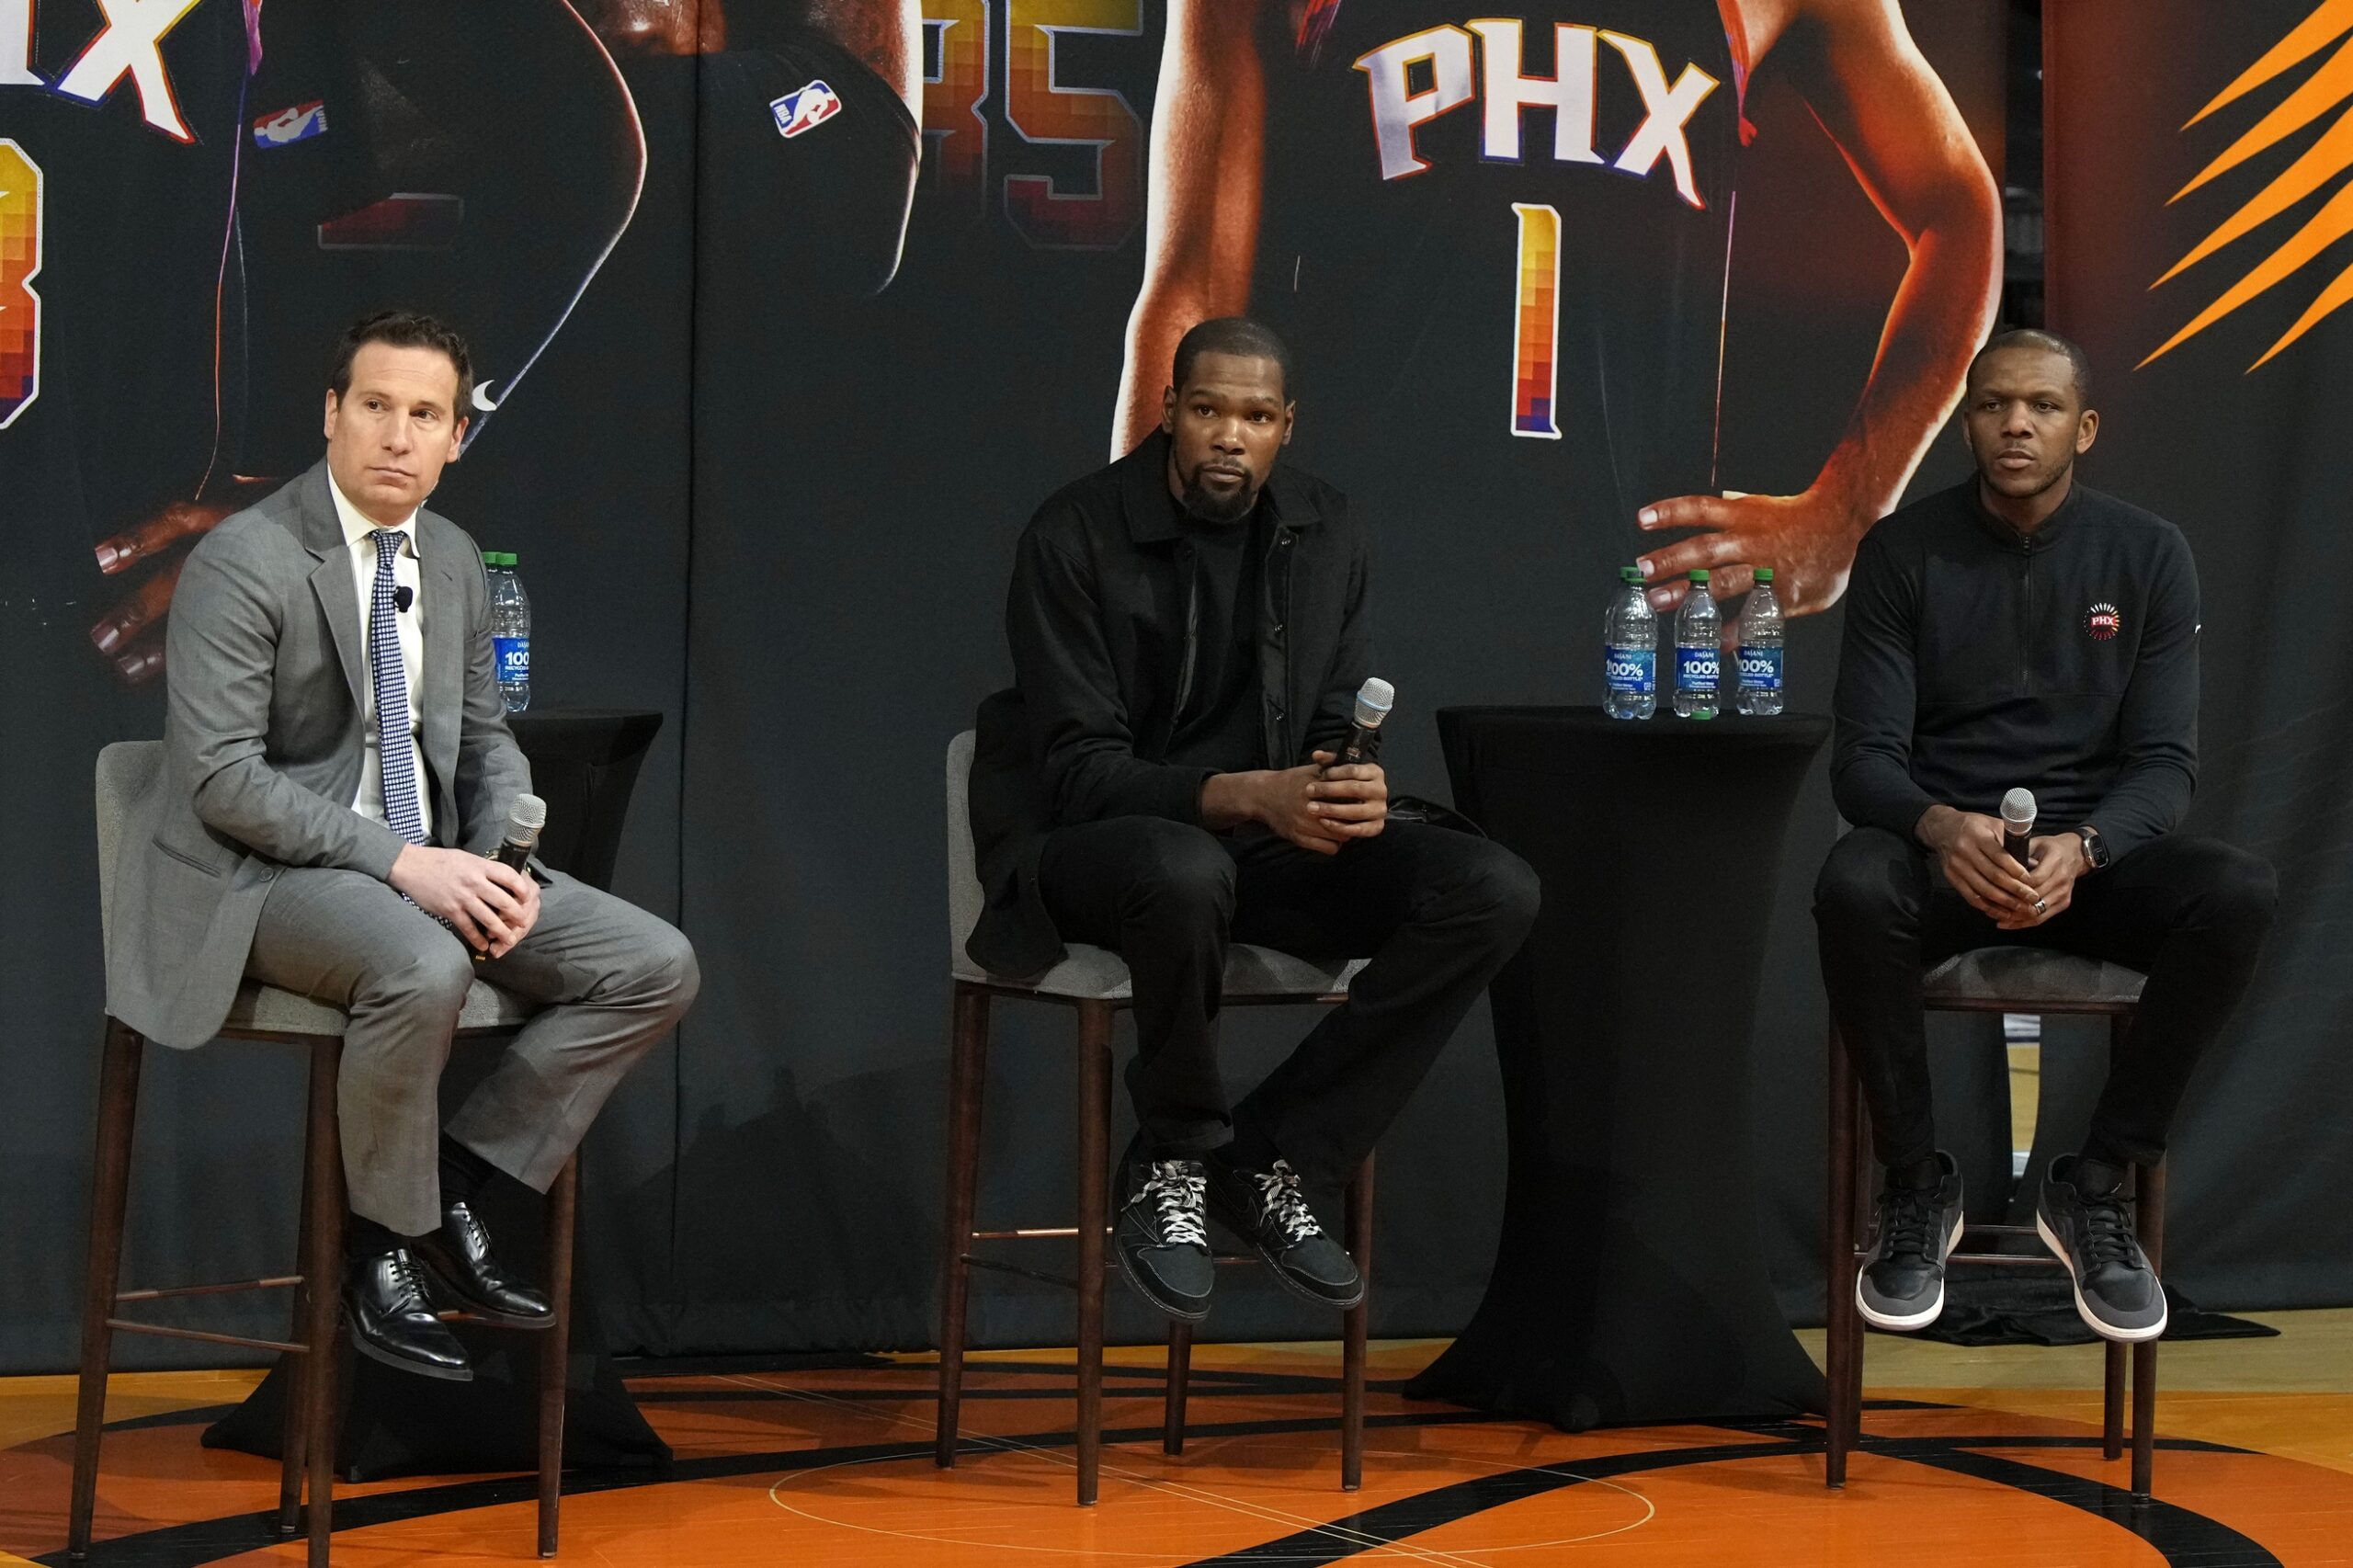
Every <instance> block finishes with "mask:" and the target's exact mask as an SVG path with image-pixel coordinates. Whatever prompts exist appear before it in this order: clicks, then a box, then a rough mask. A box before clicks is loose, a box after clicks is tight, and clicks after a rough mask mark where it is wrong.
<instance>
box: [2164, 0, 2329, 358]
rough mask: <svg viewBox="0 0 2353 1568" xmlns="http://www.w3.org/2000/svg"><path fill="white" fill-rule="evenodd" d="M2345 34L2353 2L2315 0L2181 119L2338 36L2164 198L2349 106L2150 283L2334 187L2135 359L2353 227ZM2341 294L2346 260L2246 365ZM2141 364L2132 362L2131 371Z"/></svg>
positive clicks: (2242, 91) (2229, 99)
mask: <svg viewBox="0 0 2353 1568" xmlns="http://www.w3.org/2000/svg"><path fill="white" fill-rule="evenodd" d="M2348 32H2353V0H2323V3H2322V5H2321V6H2319V7H2317V8H2316V9H2315V10H2314V11H2313V14H2312V15H2311V16H2309V17H2305V18H2304V19H2303V20H2302V22H2299V23H2298V24H2297V25H2296V26H2295V27H2294V28H2291V29H2290V31H2289V33H2288V36H2287V37H2285V38H2283V39H2281V40H2279V42H2278V43H2276V44H2273V45H2272V46H2271V48H2270V49H2269V50H2268V51H2266V52H2265V54H2264V56H2263V58H2262V59H2260V60H2258V61H2256V62H2255V63H2254V64H2252V65H2250V66H2248V67H2247V68H2246V69H2245V71H2243V72H2241V73H2240V74H2239V77H2238V80H2236V81H2234V82H2233V83H2232V84H2231V85H2229V86H2227V87H2224V88H2223V89H2222V91H2221V92H2220V93H2218V94H2217V95H2215V97H2214V101H2213V102H2211V103H2210V104H2208V105H2207V106H2206V107H2205V108H2201V109H2200V110H2199V111H2198V112H2197V113H2196V114H2194V115H2191V116H2190V117H2189V119H2188V123H2186V124H2185V125H2183V126H2182V129H2183V130H2184V131H2188V129H2189V128H2190V126H2193V125H2196V124H2197V123H2198V122H2199V121H2200V120H2201V119H2205V118H2206V117H2207V116H2208V115H2210V114H2212V113H2213V112H2214V111H2215V110H2216V109H2219V108H2222V107H2223V106H2225V105H2227V104H2231V103H2234V102H2236V101H2237V100H2238V99H2240V98H2241V97H2245V96H2246V95H2247V94H2248V93H2251V92H2253V91H2255V89H2256V88H2257V87H2260V86H2262V85H2265V84H2266V83H2268V82H2270V81H2272V80H2273V79H2274V78H2276V77H2278V76H2279V75H2280V74H2282V73H2284V72H2286V71H2288V70H2290V69H2291V68H2292V67H2294V66H2296V65H2299V64H2301V63H2302V62H2304V61H2306V60H2309V59H2311V58H2312V57H2313V55H2315V54H2318V53H2319V52H2320V51H2323V50H2325V49H2326V48H2328V47H2329V46H2330V45H2331V44H2336V51H2335V52H2334V53H2332V54H2330V55H2329V57H2328V58H2327V59H2326V60H2325V62H2322V64H2321V67H2320V69H2319V70H2317V71H2315V72H2313V74H2312V75H2311V76H2309V77H2307V78H2306V79H2305V81H2304V83H2303V85H2302V86H2299V87H2297V88H2296V89H2295V90H2294V91H2292V92H2290V94H2289V95H2288V96H2287V97H2285V98H2283V99H2281V100H2280V102H2279V104H2278V106H2277V107H2275V108H2273V109H2272V110H2271V112H2270V113H2268V114H2267V115H2265V116H2264V117H2263V118H2262V119H2259V120H2257V121H2256V123H2255V125H2254V126H2253V127H2252V128H2251V129H2250V130H2248V131H2246V133H2245V134H2244V135H2242V136H2241V137H2240V138H2239V139H2238V140H2237V141H2235V142H2232V143H2231V144H2230V146H2229V147H2227V148H2225V149H2224V150H2223V152H2222V155H2221V156H2220V157H2217V158H2216V159H2215V160H2214V161H2213V162H2212V163H2211V164H2209V165H2206V166H2205V168H2203V169H2201V170H2200V171H2199V174H2198V177H2197V178H2195V179H2193V180H2191V181H2190V182H2189V183H2188V185H2185V186H2183V187H2181V188H2180V189H2179V190H2177V191H2176V192H2174V194H2173V196H2172V198H2171V200H2172V201H2178V200H2180V199H2182V198H2183V197H2185V196H2188V194H2189V193H2190V192H2191V191H2193V190H2196V189H2197V188H2198V187H2200V186H2201V185H2204V184H2206V183H2207V182H2208V181H2209V180H2211V179H2214V178H2216V177H2218V176H2222V175H2223V174H2226V173H2228V172H2229V171H2231V170H2232V169H2234V168H2236V167H2237V166H2238V165H2241V164H2243V163H2245V162H2246V161H2247V160H2248V159H2249V158H2252V157H2254V156H2256V154H2257V153H2262V152H2264V151H2265V150H2266V149H2268V148H2270V147H2274V146H2277V145H2278V144H2279V142H2283V141H2285V140H2287V139H2288V138H2289V137H2290V136H2293V135H2295V134H2296V133H2297V132H2298V131H2302V130H2303V129H2304V128H2305V127H2307V126H2309V125H2311V124H2313V122H2314V121H2316V120H2318V119H2322V118H2323V117H2324V116H2325V115H2327V114H2328V113H2329V112H2330V111H2331V110H2334V109H2336V108H2338V107H2339V106H2341V105H2343V106H2347V107H2346V108H2345V110H2344V112H2343V113H2342V114H2339V115H2338V116H2337V118H2336V121H2335V122H2334V123H2333V124H2331V125H2330V126H2329V128H2328V129H2327V130H2326V131H2324V132H2322V133H2321V135H2320V137H2319V138H2318V139H2317V140H2316V141H2314V142H2313V144H2312V145H2311V146H2309V147H2307V148H2305V149H2304V152H2303V153H2302V156H2300V157H2298V158H2297V159H2296V160H2295V162H2293V163H2291V164H2290V165H2288V167H2287V168H2286V169H2285V170H2283V171H2281V173H2280V174H2279V176H2278V177H2277V178H2275V179H2273V180H2272V181H2271V183H2270V184H2269V185H2268V186H2265V187H2263V189H2262V190H2260V191H2258V192H2256V195H2255V196H2254V197H2253V198H2252V199H2249V200H2248V201H2247V202H2246V203H2245V205H2243V206H2242V207H2240V209H2239V210H2237V211H2236V212H2234V213H2232V214H2231V216H2230V217H2229V218H2228V219H2227V220H2225V221H2224V222H2222V225H2221V226H2220V227H2219V228H2217V229H2215V231H2214V232H2213V233H2211V234H2209V235H2207V236H2206V237H2205V238H2204V239H2203V240H2200V242H2199V243H2198V244H2197V245H2196V246H2195V247H2194V248H2193V249H2192V250H2191V251H2190V253H2189V254H2188V256H2183V257H2182V258H2181V259H2180V260H2179V261H2177V262H2175V263H2174V264H2173V266H2172V267H2170V268H2169V269H2167V271H2166V272H2165V277H2163V278H2158V279H2157V281H2156V282H2155V283H2152V284H2150V285H2149V287H2150V288H2152V289H2154V288H2156V287H2157V285H2158V284H2161V283H2164V282H2165V281H2166V279H2168V278H2173V277H2175V276H2176V275H2177V274H2179V273H2181V272H2183V271H2185V270H2186V269H2188V267H2193V266H2195V265H2196V264H2198V263H2199V262H2200V261H2203V260H2204V259H2205V258H2206V257H2208V256H2211V255H2213V254H2214V253H2215V252H2216V251H2218V250H2220V249H2222V247H2223V246H2224V245H2227V244H2230V243H2231V242H2232V241H2234V240H2235V239H2238V238H2239V237H2240V236H2242V235H2244V234H2245V233H2249V232H2250V231H2252V230H2254V229H2256V228H2257V227H2259V226H2260V225H2262V224H2264V223H2267V222H2270V221H2271V220H2272V219H2274V218H2276V217H2278V216H2279V215H2280V214H2281V213H2283V212H2285V211H2287V210H2288V209H2290V207H2293V206H2295V205H2296V204H2297V203H2298V202H2300V201H2302V200H2303V199H2305V198H2306V197H2308V196H2311V195H2312V194H2313V193H2314V192H2315V191H2317V190H2319V189H2320V188H2321V187H2324V186H2326V185H2328V184H2330V183H2331V182H2332V181H2335V182H2336V190H2335V192H2334V193H2333V194H2331V195H2330V197H2329V199H2327V200H2326V201H2325V202H2324V203H2323V204H2322V205H2321V208H2320V210H2318V211H2317V212H2314V213H2313V215H2312V217H2311V218H2309V219H2308V220H2306V221H2305V222H2304V224H2303V226H2302V228H2300V229H2298V230H2297V231H2296V232H2295V233H2293V234H2291V235H2290V236H2289V237H2288V239H2287V240H2286V242H2285V243H2283V244H2280V245H2279V247H2278V248H2277V249H2275V250H2273V251H2272V253H2271V254H2270V255H2269V256H2265V257H2264V258H2263V260H2262V261H2261V262H2259V263H2257V264H2256V267H2254V268H2253V269H2252V270H2250V271H2249V272H2248V273H2247V274H2246V276H2245V277H2244V278H2240V279H2239V280H2238V281H2237V282H2235V283H2234V284H2232V285H2231V286H2230V287H2229V288H2228V289H2226V290H2223V291H2222V294H2221V295H2220V297H2218V298H2217V299H2216V300H2215V301H2213V302H2212V303H2211V304H2210V305H2208V306H2207V307H2206V308H2205V309H2204V310H2202V311H2200V312H2198V314H2197V315H2196V316H2194V317H2192V318H2191V320H2190V322H2189V324H2188V325H2187V326H2185V327H2183V328H2182V329H2181V330H2180V331H2179V332H2177V333H2175V334H2174V335H2172V336H2171V337H2169V338H2167V339H2166V340H2165V343H2164V344H2163V345H2162V346H2160V347H2158V348H2157V350H2156V352H2155V353H2154V354H2151V355H2150V356H2149V358H2147V359H2143V360H2142V361H2141V365H2147V364H2148V363H2149V362H2150V360H2153V359H2155V358H2158V356H2159V355H2162V354H2165V352H2167V351H2168V350H2170V349H2172V348H2175V347H2178V346H2179V345H2181V344H2182V343H2184V342H2186V341H2188V339H2189V338H2191V337H2194V336H2196V335H2198V334H2199V333H2200V332H2203V331H2205V330H2206V328H2208V327H2210V326H2211V325H2213V324H2215V323H2216V322H2218V321H2220V320H2222V318H2223V317H2224V316H2226V315H2228V314H2230V313H2231V312H2233V311H2235V310H2237V309H2238V308H2239V307H2240V306H2241V305H2244V304H2245V303H2246V302H2247V301H2250V300H2252V299H2254V298H2255V297H2256V296H2257V295H2258V294H2261V293H2264V292H2265V291H2267V290H2270V289H2273V288H2275V287H2277V286H2278V285H2279V284H2281V283H2283V282H2285V281H2287V280H2288V279H2289V278H2291V277H2293V276H2294V275H2295V274H2296V273H2298V272H2300V271H2302V269H2303V268H2304V267H2305V266H2306V265H2307V264H2309V263H2310V262H2311V261H2313V258H2314V257H2316V256H2319V255H2320V254H2321V253H2322V252H2323V251H2325V250H2326V249H2327V248H2328V247H2329V246H2330V245H2332V244H2335V243H2336V242H2337V241H2338V240H2341V239H2343V238H2344V237H2345V236H2346V235H2347V234H2353V177H2346V176H2353V105H2348V100H2353V39H2347V40H2345V41H2344V42H2342V43H2337V40H2338V39H2339V38H2341V37H2343V35H2345V34H2346V33H2348ZM2168 205H2170V202H2168ZM2347 301H2353V267H2347V268H2346V269H2345V270H2344V271H2343V272H2340V273H2338V274H2337V275H2336V279H2335V280H2334V281H2333V282H2331V283H2330V284H2329V285H2328V286H2327V287H2326V288H2325V289H2323V290H2321V291H2320V293H2319V295H2318V296H2316V297H2315V298H2314V299H2313V302H2312V304H2311V305H2310V306H2309V307H2307V308H2306V310H2305V311H2304V313H2303V314H2302V315H2301V316H2299V317H2297V318H2296V324H2295V325H2293V326H2291V327H2290V328H2289V329H2288V330H2287V332H2286V333H2284V334H2283V335H2281V336H2280V338H2279V342H2277V343H2275V344H2273V345H2272V346H2271V347H2269V348H2268V349H2266V350H2265V351H2264V353H2263V356H2262V358H2258V359H2256V362H2255V363H2254V364H2252V365H2249V366H2248V367H2247V369H2249V370H2254V369H2258V368H2260V367H2261V366H2262V365H2263V364H2264V363H2265V362H2266V361H2267V360H2268V359H2270V358H2272V357H2273V356H2274V355H2277V354H2278V353H2279V351H2280V350H2281V349H2283V348H2286V347H2288V346H2289V345H2290V344H2291V343H2293V342H2295V341H2296V339H2298V338H2300V337H2302V336H2303V335H2304V334H2306V333H2307V332H2310V331H2311V330H2312V329H2313V326H2315V325H2316V324H2318V323H2319V322H2320V321H2321V319H2322V318H2323V317H2325V316H2326V315H2327V314H2329V312H2332V311H2335V310H2336V309H2337V308H2338V307H2340V306H2342V305H2344V304H2345V303H2346V302H2347ZM2139 368H2140V366H2135V367H2134V369H2139Z"/></svg>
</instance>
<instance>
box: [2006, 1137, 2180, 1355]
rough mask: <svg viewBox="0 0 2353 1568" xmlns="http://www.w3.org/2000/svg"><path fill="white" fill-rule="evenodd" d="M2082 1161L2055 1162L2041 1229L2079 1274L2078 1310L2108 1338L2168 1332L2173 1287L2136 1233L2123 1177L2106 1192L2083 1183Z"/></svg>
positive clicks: (2040, 1209)
mask: <svg viewBox="0 0 2353 1568" xmlns="http://www.w3.org/2000/svg"><path fill="white" fill-rule="evenodd" d="M2077 1174H2078V1172H2077V1162H2076V1158H2075V1155H2073V1154H2063V1155H2061V1156H2060V1157H2059V1158H2058V1159H2055V1160H2053V1161H2052V1162H2051V1174H2050V1175H2049V1176H2046V1177H2044V1178H2043V1182H2042V1192H2041V1195H2040V1197H2039V1198H2037V1199H2035V1205H2034V1228H2035V1230H2036V1231H2037V1232H2039V1233H2040V1234H2041V1236H2042V1241H2043V1244H2044V1245H2046V1246H2048V1247H2049V1248H2050V1249H2051V1250H2052V1253H2054V1254H2055V1255H2057V1256H2058V1258H2059V1261H2060V1262H2062V1263H2063V1264H2065V1265H2066V1266H2067V1272H2068V1273H2069V1274H2070V1275H2072V1276H2074V1278H2075V1311H2076V1312H2079V1313H2081V1314H2082V1316H2083V1320H2084V1321H2085V1322H2086V1323H2087V1324H2091V1328H2092V1332H2093V1333H2094V1334H2097V1335H2099V1336H2100V1337H2101V1338H2103V1339H2120V1340H2123V1341H2126V1342H2127V1343H2132V1342H2137V1341H2140V1340H2143V1339H2154V1338H2156V1337H2157V1335H2161V1334H2163V1333H2164V1332H2165V1287H2164V1286H2162V1285H2160V1284H2158V1283H2157V1271H2156V1270H2155V1269H2154V1268H2152V1267H2149V1256H2148V1254H2146V1253H2144V1252H2143V1251H2142V1250H2141V1244H2140V1243H2139V1242H2138V1241H2137V1240H2135V1239H2134V1237H2133V1235H2132V1216H2131V1214H2130V1213H2129V1212H2128V1211H2127V1210H2126V1209H2125V1207H2124V1198H2123V1193H2122V1187H2121V1184H2120V1183H2117V1184H2111V1185H2110V1186H2109V1187H2108V1188H2107V1190H2105V1191H2099V1190H2095V1189H2093V1188H2092V1187H2090V1186H2088V1185H2086V1186H2082V1187H2079V1186H2077V1185H2076V1181H2075V1178H2076V1176H2077Z"/></svg>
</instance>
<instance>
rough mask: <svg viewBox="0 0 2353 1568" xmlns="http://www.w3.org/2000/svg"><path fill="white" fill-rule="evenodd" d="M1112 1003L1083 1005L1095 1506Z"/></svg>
mask: <svg viewBox="0 0 2353 1568" xmlns="http://www.w3.org/2000/svg"><path fill="white" fill-rule="evenodd" d="M1111 1017H1112V1015H1111V1005H1110V1004H1109V1003H1108V1002H1081V1003H1080V1004H1079V1005H1078V1502H1079V1506H1081V1507H1092V1506H1094V1504H1095V1494H1096V1483H1097V1477H1098V1475H1099V1474H1100V1472H1101V1468H1102V1460H1103V1231H1104V1227H1105V1225H1106V1224H1107V1223H1108V1221H1109V1220H1110V1217H1111V1207H1110V1202H1109V1198H1108V1192H1107V1190H1106V1182H1105V1176H1106V1172H1105V1170H1104V1162H1105V1161H1107V1160H1108V1159H1109V1158H1110V1152H1109V1150H1108V1147H1107V1146H1106V1145H1107V1144H1108V1142H1109V1141H1110V1136H1111Z"/></svg>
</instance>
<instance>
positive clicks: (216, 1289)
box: [114, 1274, 302, 1306]
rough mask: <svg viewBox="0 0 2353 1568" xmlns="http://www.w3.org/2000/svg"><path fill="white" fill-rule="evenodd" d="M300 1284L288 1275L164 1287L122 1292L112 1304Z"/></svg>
mask: <svg viewBox="0 0 2353 1568" xmlns="http://www.w3.org/2000/svg"><path fill="white" fill-rule="evenodd" d="M301 1283H302V1277H301V1275H299V1274H289V1275H285V1276H283V1277H281V1278H276V1279H240V1280H236V1281H234V1282H233V1283H230V1284H224V1285H166V1286H163V1287H160V1288H158V1289H156V1290H122V1291H118V1292H117V1293H116V1295H115V1299H114V1304H115V1305H116V1306H121V1305H122V1304H123V1303H124V1302H126V1301H168V1300H170V1299H171V1298H173V1297H175V1296H226V1295H229V1294H231V1293H233V1292H234V1291H238V1290H288V1289H290V1288H292V1287H294V1286H297V1285H300V1284H301Z"/></svg>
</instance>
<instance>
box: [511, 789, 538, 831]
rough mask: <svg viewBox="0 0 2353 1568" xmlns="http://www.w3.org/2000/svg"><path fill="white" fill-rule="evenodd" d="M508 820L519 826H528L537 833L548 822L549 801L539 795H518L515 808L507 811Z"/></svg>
mask: <svg viewBox="0 0 2353 1568" xmlns="http://www.w3.org/2000/svg"><path fill="white" fill-rule="evenodd" d="M507 820H508V821H510V822H512V823H513V824H515V825H516V826H517V827H527V828H529V829H530V830H531V831H532V832H533V833H537V832H539V831H540V829H541V828H543V827H545V826H547V824H548V803H547V802H546V801H542V800H540V798H539V797H538V796H537V795H517V796H516V797H515V806H514V809H513V810H512V811H510V812H507Z"/></svg>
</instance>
